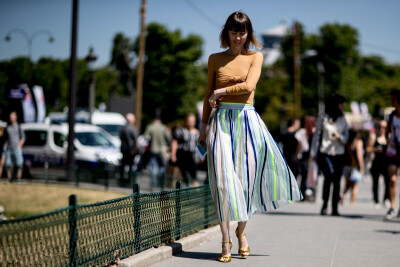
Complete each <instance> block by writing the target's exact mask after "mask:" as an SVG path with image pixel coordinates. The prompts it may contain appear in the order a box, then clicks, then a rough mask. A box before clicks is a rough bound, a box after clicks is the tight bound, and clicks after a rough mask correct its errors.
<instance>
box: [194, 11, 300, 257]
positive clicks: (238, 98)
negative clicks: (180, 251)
mask: <svg viewBox="0 0 400 267" xmlns="http://www.w3.org/2000/svg"><path fill="white" fill-rule="evenodd" d="M220 41H221V47H222V48H227V50H225V51H224V52H220V53H216V54H212V55H211V56H210V57H209V60H208V85H207V91H206V94H205V98H204V105H203V118H202V125H201V131H200V137H199V143H200V144H202V145H203V146H206V147H207V151H208V157H207V160H208V162H207V163H208V172H209V178H210V188H211V194H212V196H213V199H214V202H215V206H216V210H217V214H218V218H219V221H220V228H221V233H222V255H221V256H220V257H218V261H220V262H230V261H231V252H230V250H231V249H232V241H231V238H230V233H229V221H230V220H232V221H237V222H238V227H237V228H236V231H235V234H236V236H237V238H238V242H239V245H238V246H239V249H238V253H239V255H240V256H241V257H244V258H245V257H247V256H248V255H249V254H250V247H249V245H248V243H247V239H246V231H245V228H246V222H247V221H248V220H249V219H250V217H251V216H252V214H253V213H255V212H256V210H260V211H267V210H272V209H277V208H279V207H281V206H283V205H285V204H288V203H291V202H292V201H297V200H300V199H301V198H302V196H301V193H300V191H299V188H298V185H297V183H296V179H295V177H294V176H293V174H292V172H291V171H290V169H289V167H288V166H287V164H286V162H285V160H284V158H283V156H282V154H281V152H280V150H279V148H278V146H277V145H276V143H275V141H274V140H273V138H272V137H271V135H270V134H269V132H268V130H267V127H266V126H265V124H264V123H263V121H262V120H261V118H260V116H259V115H258V114H257V112H256V111H255V110H254V107H253V105H252V104H253V99H254V93H255V89H256V84H257V82H258V79H259V77H260V73H261V66H262V62H263V56H262V54H261V53H260V52H254V51H250V50H249V47H250V45H253V46H256V47H259V46H260V43H259V42H258V41H257V40H256V38H255V36H254V33H253V27H252V24H251V22H250V19H249V17H248V16H247V15H246V14H245V13H243V12H234V13H233V14H231V15H230V16H229V17H228V19H227V21H226V23H225V25H224V27H223V29H222V31H221V34H220ZM208 121H209V123H208V125H207V122H208ZM207 126H208V127H207ZM207 128H208V129H207ZM207 130H208V136H207Z"/></svg>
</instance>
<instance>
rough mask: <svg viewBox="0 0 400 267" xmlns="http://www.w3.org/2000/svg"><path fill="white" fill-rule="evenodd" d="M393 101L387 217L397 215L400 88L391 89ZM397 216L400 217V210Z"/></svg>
mask: <svg viewBox="0 0 400 267" xmlns="http://www.w3.org/2000/svg"><path fill="white" fill-rule="evenodd" d="M391 102H392V106H393V107H394V108H395V110H394V111H393V112H392V113H391V114H390V115H389V117H388V131H389V143H388V147H387V149H386V155H387V157H388V158H387V159H388V175H389V199H390V208H389V210H388V211H387V214H386V218H387V219H393V218H394V217H396V213H395V208H396V203H395V202H396V195H397V173H398V170H399V166H400V90H398V89H393V90H392V91H391ZM397 217H400V210H399V212H398V214H397Z"/></svg>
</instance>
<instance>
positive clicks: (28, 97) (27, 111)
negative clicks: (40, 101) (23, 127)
mask: <svg viewBox="0 0 400 267" xmlns="http://www.w3.org/2000/svg"><path fill="white" fill-rule="evenodd" d="M21 104H22V112H23V114H24V122H34V121H35V120H36V110H35V103H33V99H32V94H31V90H29V88H28V87H25V98H24V99H23V100H22V101H21Z"/></svg>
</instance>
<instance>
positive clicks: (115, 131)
mask: <svg viewBox="0 0 400 267" xmlns="http://www.w3.org/2000/svg"><path fill="white" fill-rule="evenodd" d="M75 120H76V122H77V123H88V122H89V112H88V111H79V112H77V113H76V115H75ZM66 122H68V114H67V113H65V112H51V113H49V115H48V116H47V118H46V123H66ZM92 124H93V125H96V126H98V127H100V128H103V129H104V130H105V131H107V132H108V133H109V134H110V135H111V141H112V142H113V143H114V145H115V146H116V147H118V148H119V147H120V146H121V140H120V139H119V131H120V130H121V127H122V126H124V125H125V124H126V119H125V117H124V116H123V115H122V114H121V113H118V112H102V111H99V110H95V111H94V112H93V114H92Z"/></svg>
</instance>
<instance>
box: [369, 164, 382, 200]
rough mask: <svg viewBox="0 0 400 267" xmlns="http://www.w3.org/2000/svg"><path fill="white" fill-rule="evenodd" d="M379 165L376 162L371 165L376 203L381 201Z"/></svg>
mask: <svg viewBox="0 0 400 267" xmlns="http://www.w3.org/2000/svg"><path fill="white" fill-rule="evenodd" d="M378 168H379V167H378V166H377V165H376V164H375V162H373V163H372V167H371V170H370V172H371V176H372V193H373V196H374V202H375V204H378V203H379V175H380V173H379V171H378Z"/></svg>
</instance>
